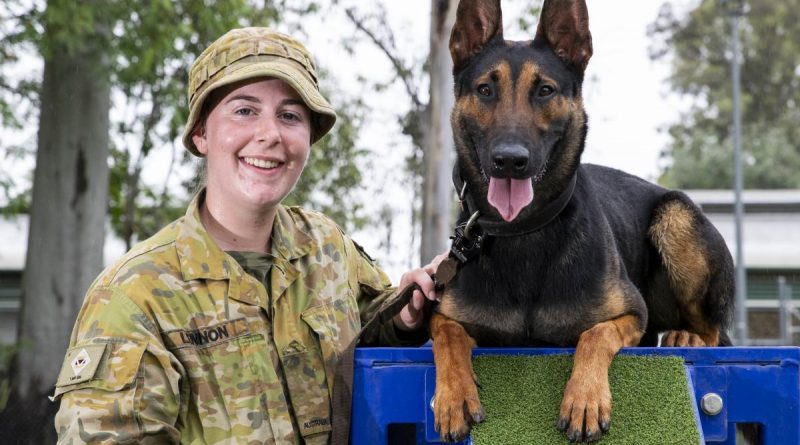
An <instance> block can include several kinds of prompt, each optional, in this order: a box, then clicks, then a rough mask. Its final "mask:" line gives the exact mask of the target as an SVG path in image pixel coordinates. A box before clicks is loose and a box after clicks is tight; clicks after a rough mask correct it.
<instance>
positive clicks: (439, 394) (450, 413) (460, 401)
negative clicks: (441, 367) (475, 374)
mask: <svg viewBox="0 0 800 445" xmlns="http://www.w3.org/2000/svg"><path fill="white" fill-rule="evenodd" d="M465 383H466V382H465ZM431 408H432V409H433V413H434V419H435V428H436V431H438V432H439V435H440V436H441V438H442V441H444V442H458V441H460V440H464V439H466V437H467V436H468V435H469V432H470V430H471V429H472V425H474V424H476V423H480V422H482V421H483V419H484V417H485V413H484V411H483V406H481V402H480V399H479V398H478V389H477V387H476V386H475V383H474V381H470V382H469V384H467V385H463V386H462V385H447V386H446V387H443V388H439V387H437V388H436V394H435V395H434V397H433V402H432V403H431Z"/></svg>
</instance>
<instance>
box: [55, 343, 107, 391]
mask: <svg viewBox="0 0 800 445" xmlns="http://www.w3.org/2000/svg"><path fill="white" fill-rule="evenodd" d="M107 346H108V345H107V344H105V343H98V344H88V345H82V346H76V347H74V348H70V349H69V350H67V355H66V357H64V363H63V364H62V365H61V372H60V373H59V374H58V380H57V381H56V386H65V385H75V384H78V383H83V382H86V381H88V380H91V379H93V378H94V376H95V373H96V372H97V366H98V365H99V364H100V361H101V360H102V358H103V354H104V353H105V350H106V347H107Z"/></svg>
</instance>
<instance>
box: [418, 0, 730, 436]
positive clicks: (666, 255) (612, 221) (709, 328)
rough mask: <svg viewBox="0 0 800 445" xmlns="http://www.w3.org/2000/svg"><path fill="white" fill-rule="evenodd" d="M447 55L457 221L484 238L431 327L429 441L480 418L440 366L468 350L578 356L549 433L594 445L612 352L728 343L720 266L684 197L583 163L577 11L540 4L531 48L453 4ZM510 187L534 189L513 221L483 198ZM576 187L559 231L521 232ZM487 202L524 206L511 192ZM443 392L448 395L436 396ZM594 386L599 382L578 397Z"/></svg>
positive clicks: (584, 42)
mask: <svg viewBox="0 0 800 445" xmlns="http://www.w3.org/2000/svg"><path fill="white" fill-rule="evenodd" d="M450 48H451V54H452V56H453V61H454V77H455V93H456V104H455V107H454V110H453V114H452V126H453V133H454V137H455V142H456V150H457V157H458V161H457V166H456V169H457V170H456V177H457V178H460V180H462V181H463V182H464V183H466V190H467V194H468V195H469V197H470V200H469V201H470V203H471V207H473V208H468V209H467V212H464V213H463V214H462V219H466V218H467V217H468V216H470V214H472V213H473V212H475V211H477V212H479V213H480V215H481V218H480V219H479V222H478V225H479V226H482V227H492V230H491V231H489V232H490V233H489V234H488V236H487V237H486V240H485V241H484V243H483V245H482V247H481V251H480V255H479V256H478V257H477V258H476V259H475V260H473V261H469V262H466V263H465V264H463V265H462V266H461V267H460V270H459V272H458V274H457V276H456V278H455V279H454V280H453V281H452V282H451V283H450V284H449V285H448V287H447V289H446V290H445V293H444V296H443V299H442V303H441V304H440V305H439V306H438V308H437V315H435V316H434V317H437V316H438V317H439V318H436V319H434V321H433V322H432V324H431V336H432V338H433V341H434V353H435V354H437V357H436V359H437V363H436V365H437V373H438V374H440V375H441V379H439V378H438V377H437V396H436V404H437V408H436V414H437V422H436V423H437V427H438V428H439V429H440V432H441V434H442V436H443V438H445V439H448V440H456V439H460V438H462V437H464V436H465V434H466V433H467V432H468V430H469V425H470V424H471V423H472V422H475V421H480V418H482V416H483V413H482V408H480V405H479V403H476V402H475V401H472V400H471V398H473V397H474V398H477V392H475V395H474V396H473V395H472V387H471V386H469V385H470V384H471V382H467V381H464V380H463V375H465V374H464V373H463V372H462V373H460V374H459V372H461V371H464V369H459V367H466V366H468V361H467V362H463V361H458V362H457V363H456V364H449V363H453V359H452V357H450V358H447V359H445V358H444V354H445V353H447V354H450V353H452V351H454V350H456V349H458V348H461V349H458V351H461V352H458V353H457V354H456V353H453V354H456V355H458V354H462V353H463V351H464V350H465V348H466V350H468V349H469V348H470V347H471V345H472V344H474V342H477V344H478V345H482V346H484V345H504V346H505V345H517V346H520V345H524V346H536V345H552V346H577V351H576V357H575V366H574V371H573V376H572V378H571V380H570V383H569V384H568V385H567V389H566V390H565V398H564V402H563V404H562V407H561V414H560V418H559V422H558V426H559V428H561V429H563V430H567V434H568V436H569V437H570V439H574V440H594V439H596V438H598V437H599V436H600V435H601V431H605V430H606V429H607V427H608V420H609V416H610V393H608V395H607V396H606V392H608V391H607V388H606V387H607V364H606V363H605V362H606V361H608V363H610V360H611V358H613V355H614V354H615V353H616V352H617V350H618V349H619V348H620V347H624V346H634V345H636V344H642V345H650V346H653V345H656V343H657V341H658V335H659V334H660V333H666V336H665V343H666V344H667V345H669V346H700V345H709V346H716V345H720V344H730V341H729V339H728V337H727V334H726V330H727V328H728V325H729V323H730V318H731V313H732V295H733V273H732V271H733V265H732V264H733V262H732V259H731V256H730V253H729V252H728V249H727V247H726V246H725V243H724V240H723V239H722V237H721V236H720V234H719V233H718V232H717V230H716V229H715V228H714V227H713V226H712V224H711V223H710V222H709V221H708V220H707V218H706V217H705V216H704V215H703V214H702V212H701V211H700V210H699V208H698V207H697V206H696V205H695V204H694V203H692V202H691V201H690V200H689V198H688V197H687V196H686V195H685V194H683V193H681V192H678V191H670V190H667V189H664V188H662V187H660V186H657V185H654V184H651V183H649V182H647V181H645V180H642V179H640V178H637V177H635V176H632V175H629V174H626V173H623V172H621V171H618V170H614V169H611V168H607V167H601V166H597V165H586V164H581V163H580V157H581V153H582V152H583V147H584V140H585V137H586V132H587V128H588V126H587V116H586V113H585V111H584V109H583V103H582V98H581V91H582V87H583V77H584V70H585V68H586V64H587V63H588V60H589V58H590V56H591V52H592V47H591V35H590V33H589V30H588V16H587V14H586V6H585V4H584V2H583V0H547V1H546V2H545V4H544V6H543V11H542V18H541V20H540V24H539V29H538V31H537V34H536V37H535V39H534V40H533V41H529V42H509V41H505V40H504V39H503V37H502V20H501V12H500V2H499V0H487V1H481V0H461V3H460V5H459V10H458V18H457V22H456V25H455V27H454V30H453V34H452V37H451V42H450ZM620 69H621V70H622V69H624V67H621V68H620ZM492 178H494V179H492ZM510 179H515V180H518V181H517V182H516V183H515V184H523V182H519V181H520V180H521V181H530V184H531V186H532V190H533V199H532V200H531V201H530V202H529V203H528V204H527V205H526V206H524V207H523V208H522V210H521V211H518V212H517V213H514V212H513V211H511V210H504V211H500V210H498V209H499V207H495V206H494V205H493V204H490V202H489V200H488V198H487V196H488V194H489V193H490V185H489V184H490V181H497V182H496V183H502V182H501V181H507V182H505V183H506V184H511V183H512V182H511V181H510ZM573 181H575V185H574V191H573V192H572V194H571V197H570V196H569V195H566V197H567V198H568V201H567V202H566V205H565V206H564V207H563V209H562V210H561V211H560V212H559V213H557V215H556V216H555V217H554V219H552V220H551V221H550V222H549V223H548V224H546V225H544V226H543V227H536V230H533V231H530V232H527V233H524V232H526V231H525V230H524V229H525V227H526V225H528V224H529V223H530V222H531V221H533V220H536V219H537V218H539V217H540V216H541V214H542V213H543V212H547V211H549V210H548V207H549V206H550V205H551V203H552V202H554V201H556V200H558V199H559V198H560V197H564V196H565V195H564V194H565V193H566V194H568V193H569V192H570V185H571V183H572V182H573ZM457 182H458V181H457ZM459 185H460V184H459ZM508 187H511V186H508ZM498 196H500V197H501V198H502V199H507V200H508V202H517V201H521V202H524V199H522V198H513V197H511V196H512V195H511V192H508V193H506V194H503V193H502V192H500V194H499V195H498ZM514 196H516V195H514ZM503 202H506V201H503ZM509 208H511V207H509ZM530 224H532V223H530ZM504 227H508V228H509V229H508V231H507V233H506V231H505V230H504ZM458 326H461V328H459V327H458ZM462 328H463V329H462ZM473 340H474V342H473ZM453 345H457V348H455V349H453V348H454V347H453ZM606 346H608V347H606ZM448 348H450V349H448ZM592 350H598V351H599V352H592ZM445 362H448V363H445ZM465 363H467V364H465ZM598 363H601V364H600V365H598ZM604 366H605V367H604ZM466 375H470V374H466ZM459 376H462V377H459ZM588 377H591V378H588ZM448 379H450V380H456V381H457V383H453V382H449V383H448V382H442V380H448ZM459 379H460V381H459ZM593 379H595V380H598V382H599V383H597V384H596V385H595V386H592V387H588V386H586V385H584V383H585V382H584V381H588V380H593ZM603 379H605V381H602V380H603ZM440 385H442V388H440ZM447 385H451V386H452V388H451V389H448V386H447ZM588 385H589V386H591V385H592V384H588ZM603 385H605V387H604V386H603ZM459 386H461V387H464V386H466V387H467V390H463V389H457V387H459ZM458 392H461V393H462V394H463V395H462V394H455V393H458ZM606 399H608V400H606ZM439 404H442V405H439ZM606 405H607V406H606ZM578 406H585V407H586V408H585V409H586V411H585V412H586V414H585V418H584V414H576V411H575V410H576V409H577V408H576V407H578ZM460 410H463V411H464V414H463V417H464V418H463V419H460V418H459V413H458V411H460ZM591 410H595V411H593V412H592V413H590V411H591Z"/></svg>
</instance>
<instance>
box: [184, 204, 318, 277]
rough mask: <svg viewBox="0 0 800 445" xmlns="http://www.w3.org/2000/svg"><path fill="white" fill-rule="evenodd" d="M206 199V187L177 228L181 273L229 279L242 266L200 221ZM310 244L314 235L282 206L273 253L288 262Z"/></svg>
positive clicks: (187, 275)
mask: <svg viewBox="0 0 800 445" xmlns="http://www.w3.org/2000/svg"><path fill="white" fill-rule="evenodd" d="M204 199H205V189H203V190H201V191H200V193H198V194H197V195H196V196H195V197H194V199H192V202H191V203H190V204H189V207H188V208H187V209H186V214H185V215H184V217H183V221H182V223H181V224H180V227H179V228H178V234H177V237H176V239H175V244H176V248H177V253H178V261H179V262H180V267H181V273H182V275H183V278H184V280H187V281H188V280H195V279H211V280H225V279H230V277H231V271H232V270H238V269H239V268H240V266H239V264H238V263H237V262H236V260H234V259H233V258H232V257H231V256H230V255H228V254H227V253H225V252H224V251H223V250H222V249H220V248H219V246H218V245H217V243H216V242H214V240H213V238H211V235H209V233H208V231H206V228H205V227H204V226H203V223H202V222H201V221H200V205H201V204H202V203H203V200H204ZM311 247H312V238H311V237H310V236H309V235H308V234H307V233H306V232H305V231H303V229H302V227H301V224H298V222H297V221H296V220H295V218H294V217H293V212H290V211H289V210H287V209H286V208H285V207H284V206H279V207H278V213H277V214H276V216H275V222H274V223H273V226H272V247H271V253H272V255H273V256H274V257H275V258H276V259H277V260H285V261H287V262H288V261H292V260H295V259H297V258H300V257H303V256H305V255H306V254H308V252H309V251H310V250H311Z"/></svg>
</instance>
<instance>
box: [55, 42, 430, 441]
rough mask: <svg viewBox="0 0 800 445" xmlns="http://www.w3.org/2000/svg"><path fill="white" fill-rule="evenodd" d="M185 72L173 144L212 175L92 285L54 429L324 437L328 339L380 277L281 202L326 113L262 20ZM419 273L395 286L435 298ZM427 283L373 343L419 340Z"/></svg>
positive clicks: (339, 332)
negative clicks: (182, 115) (183, 106)
mask: <svg viewBox="0 0 800 445" xmlns="http://www.w3.org/2000/svg"><path fill="white" fill-rule="evenodd" d="M189 77H190V82H189V106H190V115H189V119H188V122H187V126H186V131H185V132H184V137H183V143H184V145H185V146H186V148H187V149H188V150H189V151H191V152H192V153H193V154H195V155H198V156H202V157H204V158H205V159H206V162H207V186H206V187H205V189H204V190H203V191H201V192H200V193H199V194H198V196H197V197H196V198H195V199H194V200H193V201H192V203H191V204H190V205H189V208H188V209H187V212H186V215H185V216H184V217H182V218H180V219H178V220H177V221H175V222H173V223H172V224H170V225H169V226H167V227H166V228H164V229H163V230H161V231H160V232H159V233H158V234H156V235H155V236H153V237H152V238H151V239H149V240H147V241H144V242H142V243H140V244H139V245H138V246H136V247H134V248H133V249H132V250H131V251H130V252H128V253H127V254H126V255H125V256H124V257H123V258H122V259H121V260H120V261H118V262H117V263H116V264H115V265H113V266H111V267H110V268H109V269H107V270H106V271H104V272H103V273H102V274H101V275H100V277H98V278H97V280H96V281H95V282H94V284H93V285H92V287H91V288H90V290H89V291H88V293H87V296H86V299H85V301H84V304H83V307H82V309H81V311H80V313H79V315H78V319H77V321H76V324H75V328H74V330H73V333H72V337H71V340H70V347H69V349H68V351H67V355H66V358H65V360H64V364H63V366H62V370H61V373H60V375H59V378H58V382H57V383H56V391H55V395H54V398H60V399H61V407H60V410H59V412H58V414H57V416H56V428H57V430H58V434H59V443H87V442H91V443H119V442H125V443H178V442H180V443H208V444H214V443H270V444H272V443H275V444H300V443H307V444H316V443H326V442H327V440H328V437H329V432H330V396H331V393H332V382H333V372H334V368H335V364H336V361H337V355H338V354H339V353H340V352H341V351H342V350H343V349H344V348H345V347H346V346H347V344H348V343H349V342H350V340H351V339H352V338H353V337H354V336H355V334H356V333H357V332H358V330H359V329H360V326H361V323H362V322H363V321H365V320H366V319H367V318H368V316H369V315H371V314H372V313H373V312H374V310H375V308H376V307H377V306H378V305H380V303H381V302H382V301H383V300H384V299H385V298H386V297H387V296H388V295H390V293H391V291H392V289H391V288H390V282H389V280H388V279H387V277H386V276H385V274H384V273H383V272H382V271H381V270H380V269H379V268H378V267H377V266H375V265H374V264H373V262H372V260H371V259H370V258H369V257H368V256H367V255H366V254H364V253H363V251H362V250H361V249H360V248H359V247H358V246H357V245H356V244H355V243H354V242H353V241H352V240H351V239H350V238H348V237H347V236H346V235H344V234H343V233H342V232H341V230H340V229H339V228H338V226H336V225H335V224H334V223H333V222H331V221H330V220H329V219H327V218H326V217H325V216H323V215H321V214H319V213H315V212H309V211H306V210H302V209H299V208H286V207H284V206H282V205H281V201H282V200H283V199H284V198H285V197H286V196H287V195H288V194H289V192H291V190H292V188H293V187H294V185H295V183H296V182H297V180H298V178H299V177H300V174H301V173H302V171H303V167H304V166H305V164H306V161H307V160H308V156H309V152H310V146H311V144H312V143H313V142H315V141H317V140H318V139H319V138H320V137H322V136H323V135H324V134H325V133H327V132H328V130H330V128H331V127H332V125H333V123H334V121H335V118H336V115H335V113H334V111H333V109H332V108H331V107H330V105H329V104H328V102H327V100H325V98H324V97H323V96H322V95H321V94H320V92H319V88H318V85H317V79H316V74H315V68H314V64H313V61H312V58H311V56H310V54H309V53H308V51H307V50H306V49H305V48H304V47H303V46H302V45H301V44H300V43H298V42H297V41H295V40H294V39H292V38H290V37H288V36H286V35H283V34H280V33H277V32H274V31H271V30H269V29H266V28H246V29H238V30H233V31H231V32H229V33H227V34H226V35H224V36H223V37H221V38H220V39H219V40H217V41H216V42H214V43H213V44H212V45H211V46H209V47H208V48H207V49H206V50H205V51H204V52H203V54H201V55H200V57H199V58H198V59H197V60H196V61H195V63H194V65H193V66H192V69H191V71H190V74H189ZM426 267H428V269H430V266H426ZM429 272H430V270H428V271H426V270H423V269H418V270H414V271H412V272H409V273H407V274H405V275H403V277H402V278H401V280H400V287H404V286H406V285H409V284H411V283H417V284H419V285H420V287H421V288H422V290H423V292H424V294H425V296H424V297H427V298H429V299H433V298H435V295H434V292H433V283H432V281H431V279H430V277H429V275H428V273H429ZM424 297H423V295H422V294H421V293H417V294H416V295H415V296H414V298H413V299H412V301H411V303H409V305H408V306H406V308H404V309H403V311H402V312H401V313H400V314H399V315H398V316H396V317H395V318H394V319H393V320H392V321H391V322H389V323H386V325H385V326H383V327H382V329H381V335H380V337H381V338H380V339H379V341H380V342H381V343H385V344H393V345H399V344H404V343H405V342H410V343H420V342H421V341H424V339H425V338H426V335H425V332H424V330H422V329H419V328H420V327H421V324H422V316H421V313H422V308H423V306H424V301H425V299H424ZM420 331H423V332H420Z"/></svg>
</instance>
